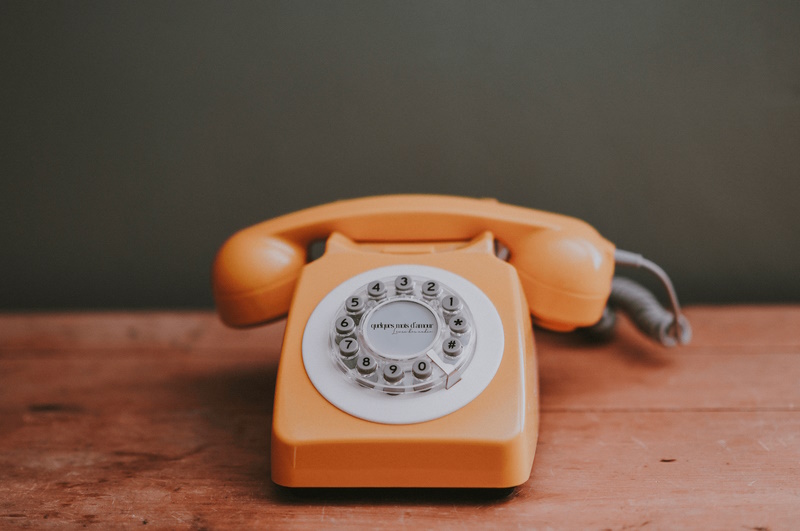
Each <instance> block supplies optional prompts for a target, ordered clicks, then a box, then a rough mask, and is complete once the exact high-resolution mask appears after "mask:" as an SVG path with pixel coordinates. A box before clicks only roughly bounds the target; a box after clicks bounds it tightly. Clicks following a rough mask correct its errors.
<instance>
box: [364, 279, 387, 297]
mask: <svg viewBox="0 0 800 531" xmlns="http://www.w3.org/2000/svg"><path fill="white" fill-rule="evenodd" d="M367 293H369V296H370V297H372V298H373V299H382V298H383V297H385V296H386V285H385V284H384V283H383V282H381V281H380V280H376V281H375V282H370V283H369V286H367Z"/></svg>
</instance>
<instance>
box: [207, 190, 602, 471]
mask: <svg viewBox="0 0 800 531" xmlns="http://www.w3.org/2000/svg"><path fill="white" fill-rule="evenodd" d="M323 238H328V241H327V247H326V252H325V254H324V255H323V256H322V257H321V258H320V259H318V260H316V261H314V262H312V263H309V264H306V249H307V247H308V246H309V244H310V243H311V242H313V241H315V240H320V239H323ZM495 239H496V241H497V242H500V243H501V244H502V245H504V246H505V247H507V248H508V249H509V251H510V258H509V261H508V262H504V261H502V260H500V259H498V258H497V257H496V256H495V254H494V245H493V244H494V241H495ZM613 255H614V246H613V245H612V244H611V243H610V242H608V241H607V240H605V239H603V238H602V237H601V236H600V235H599V234H598V233H597V232H596V231H595V230H594V229H593V228H592V227H591V226H589V225H588V224H586V223H584V222H582V221H580V220H577V219H574V218H570V217H567V216H561V215H557V214H550V213H546V212H541V211H536V210H530V209H526V208H522V207H515V206H510V205H505V204H501V203H498V202H496V201H494V200H486V199H467V198H460V197H450V196H429V195H401V196H387V197H370V198H364V199H354V200H347V201H340V202H336V203H331V204H328V205H322V206H319V207H314V208H310V209H306V210H303V211H300V212H295V213H293V214H288V215H285V216H281V217H278V218H275V219H273V220H269V221H265V222H263V223H260V224H258V225H254V226H252V227H250V228H247V229H244V230H242V231H240V232H238V233H236V234H235V235H234V236H232V237H231V238H230V239H229V240H228V241H227V242H226V243H225V245H223V247H222V248H221V249H220V251H219V253H218V254H217V257H216V260H215V262H214V268H213V288H214V297H215V301H216V304H217V309H218V311H219V314H220V316H221V318H222V320H223V321H224V322H226V323H227V324H229V325H231V326H248V325H252V324H257V323H259V322H264V321H268V320H271V319H275V318H277V317H280V316H282V315H284V314H286V313H287V311H288V313H289V317H288V321H287V326H286V333H285V337H284V342H283V349H282V353H281V361H280V365H279V369H278V379H277V384H276V395H275V405H274V418H273V431H272V449H271V452H272V477H273V480H274V481H275V482H276V483H278V484H281V485H286V486H305V487H323V486H350V487H359V486H364V487H366V486H387V487H388V486H392V487H508V486H513V485H518V484H521V483H523V482H524V481H526V480H527V478H528V477H529V475H530V471H531V465H532V462H533V455H534V451H535V445H536V437H537V432H538V384H537V375H536V363H535V350H534V344H533V334H532V328H531V321H530V316H531V315H532V316H533V318H534V319H535V320H536V321H537V322H538V323H539V324H541V325H542V326H545V327H548V328H551V329H554V330H571V329H573V328H575V327H578V326H586V325H591V324H594V323H595V322H596V321H597V320H598V319H599V318H600V316H601V314H602V311H603V308H604V307H605V304H606V301H607V299H608V295H609V293H610V289H611V277H612V275H613V263H614V262H613ZM395 264H419V265H423V266H432V267H437V268H441V269H444V270H447V271H449V272H452V273H455V274H456V275H459V276H461V277H463V278H464V279H466V280H468V281H470V282H471V283H473V284H474V285H475V286H477V287H478V288H479V289H480V290H481V291H483V293H484V294H486V295H487V296H489V297H490V299H491V301H492V302H493V304H494V306H495V308H496V310H497V312H498V314H499V316H500V319H501V321H502V325H503V334H504V345H505V346H504V352H503V356H502V360H501V363H500V366H499V369H498V371H497V373H496V374H495V376H494V377H493V379H492V380H491V382H490V383H489V385H488V387H487V388H486V389H485V390H484V391H483V392H482V393H481V394H479V395H478V396H477V398H475V399H474V400H472V401H471V402H469V403H468V404H467V405H466V406H464V407H462V408H460V409H458V410H456V411H455V412H452V413H450V414H447V415H446V416H443V417H440V418H437V419H435V420H430V421H427V422H420V423H416V424H405V425H392V424H381V423H375V422H370V421H366V420H362V419H360V418H356V417H354V416H351V415H349V414H347V413H345V412H343V411H341V410H339V409H338V408H336V407H335V406H333V405H332V404H330V403H329V402H328V401H327V400H326V399H325V398H324V397H323V396H322V395H320V393H318V392H317V390H316V389H315V388H314V385H313V384H312V382H311V381H310V380H309V377H308V375H307V374H306V372H305V369H304V365H303V360H302V339H303V334H304V329H305V326H306V323H307V321H308V319H309V317H310V316H311V313H312V312H313V311H314V309H315V308H316V306H317V305H318V304H319V302H320V301H321V300H322V299H323V298H324V297H325V296H326V295H327V294H328V293H330V292H331V291H332V290H333V289H334V288H335V287H337V286H339V285H340V284H341V283H343V282H344V281H346V280H348V279H350V278H352V277H354V276H355V275H358V274H360V273H362V272H364V271H367V270H371V269H375V268H379V267H383V266H388V265H395ZM290 305H291V309H290ZM475 355H476V356H477V355H480V353H478V352H476V354H475ZM456 385H458V384H456ZM437 392H446V390H445V391H437ZM365 399H368V397H366V395H365Z"/></svg>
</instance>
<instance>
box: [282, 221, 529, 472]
mask: <svg viewBox="0 0 800 531" xmlns="http://www.w3.org/2000/svg"><path fill="white" fill-rule="evenodd" d="M491 243H492V236H491V234H488V233H487V234H485V235H484V236H482V237H481V238H477V239H476V240H475V241H474V242H472V244H471V245H468V246H466V247H463V248H460V249H455V250H452V251H444V252H439V253H431V254H416V255H413V257H412V256H403V257H398V256H397V255H396V254H389V253H381V252H374V251H371V250H370V251H367V252H364V251H362V250H359V249H358V248H357V247H356V246H353V245H351V244H350V242H341V241H339V242H337V241H336V239H335V238H333V237H332V238H331V239H330V240H329V244H328V249H327V251H326V253H325V255H324V256H323V257H322V258H320V259H318V260H317V261H315V262H312V263H311V264H308V265H307V266H306V268H305V269H304V271H303V274H302V275H301V277H300V279H299V280H298V284H297V288H296V289H297V291H296V295H295V299H294V303H293V307H292V309H291V311H290V313H289V320H288V322H287V327H286V333H285V336H284V344H283V352H282V354H281V361H280V366H279V368H278V379H277V383H276V392H275V405H274V414H273V430H272V447H271V454H272V458H271V464H272V479H273V481H274V482H275V483H277V484H278V485H282V486H286V487H439V488H441V487H445V488H447V487H459V488H460V487H468V488H507V487H513V486H516V485H520V484H522V483H524V482H525V481H527V480H528V478H529V477H530V473H531V467H532V464H533V457H534V452H535V448H536V439H537V435H538V427H539V411H538V405H539V404H538V398H539V397H538V376H537V370H536V356H535V350H534V344H533V333H532V326H531V321H530V317H529V315H528V311H527V302H526V301H525V296H524V294H523V291H522V289H521V288H520V283H519V278H518V276H517V273H516V270H515V269H514V268H513V267H511V266H510V265H509V264H507V263H506V262H503V261H501V260H498V259H497V258H496V257H495V256H494V254H493V252H492V245H491ZM416 268H418V269H416ZM436 270H438V271H440V272H441V274H442V275H443V276H441V277H440V278H439V280H440V281H442V282H443V284H447V283H448V282H450V281H451V280H452V279H453V277H454V276H458V277H459V278H462V279H463V280H465V281H466V283H467V284H470V285H472V286H473V287H474V288H475V289H476V290H477V291H479V292H482V293H484V294H487V295H489V296H490V298H491V302H490V303H488V305H489V306H492V311H493V312H495V311H496V313H495V315H496V316H497V320H498V322H501V323H502V325H501V326H500V327H499V328H489V329H488V330H489V333H485V331H486V330H487V329H486V328H480V326H482V323H483V322H484V320H485V319H484V318H483V317H481V313H480V308H479V306H480V305H478V304H475V303H472V304H470V308H472V311H473V313H474V314H475V315H474V321H475V322H474V323H472V325H473V326H474V327H475V330H476V334H477V337H479V338H483V339H479V340H478V345H477V347H476V350H475V354H474V356H475V359H474V360H473V361H472V362H471V364H470V365H469V366H468V367H467V368H466V369H465V372H464V378H463V379H462V380H461V381H459V382H458V383H456V384H455V385H454V386H452V387H450V388H440V389H431V390H430V391H426V392H421V393H418V394H417V395H415V396H408V395H392V394H388V395H387V394H386V393H383V392H382V391H381V390H380V389H377V388H375V389H367V388H360V387H359V386H358V384H356V383H355V382H349V381H346V379H345V376H344V375H343V374H341V373H338V374H337V373H335V372H332V373H331V374H330V375H328V376H327V377H325V375H324V374H323V378H322V382H323V383H325V382H328V381H334V382H338V383H337V385H338V384H339V383H341V385H342V386H344V385H345V384H352V385H351V387H352V389H349V390H348V389H345V392H347V393H350V394H351V395H355V396H356V398H357V399H358V400H357V402H358V401H360V402H362V403H366V404H372V406H371V409H372V414H369V413H367V414H362V413H360V411H361V410H363V408H360V407H358V404H357V405H356V406H353V407H354V411H350V412H346V410H347V409H348V407H350V406H341V404H339V405H338V406H337V405H334V404H337V397H336V396H335V395H331V394H330V393H328V391H326V390H325V389H324V387H321V385H320V381H319V378H320V377H319V376H316V378H317V380H316V381H314V380H315V373H316V370H317V369H318V368H319V367H326V368H327V369H326V370H333V369H330V367H333V366H334V365H333V363H332V362H330V360H329V359H325V358H324V357H321V358H320V357H317V358H313V356H315V355H316V354H314V353H315V352H320V351H322V350H323V349H324V348H325V346H326V345H328V343H327V337H328V336H327V334H328V333H329V332H328V329H329V327H330V325H328V327H326V329H324V330H322V332H321V334H322V335H320V336H318V337H319V342H313V341H312V342H307V341H306V340H304V332H305V331H306V330H307V328H306V325H307V323H308V330H310V332H307V334H311V335H312V336H314V335H315V334H316V332H315V331H316V330H318V329H319V328H320V327H319V326H316V325H315V323H316V321H315V319H316V318H315V316H314V314H315V312H317V311H318V308H320V307H322V306H324V301H325V299H324V298H322V297H324V296H325V294H336V295H337V297H338V294H337V293H338V292H337V289H339V288H340V287H341V286H344V292H345V293H347V292H349V291H348V290H350V289H351V288H350V284H348V281H349V279H355V283H354V284H353V285H360V284H361V283H362V281H361V280H359V279H360V277H361V276H363V275H364V272H365V271H366V272H367V274H368V275H373V274H374V275H375V278H381V276H382V275H384V274H385V273H386V272H389V273H392V274H396V275H400V274H406V273H405V272H406V271H410V273H408V274H409V275H416V274H417V273H415V271H420V272H421V273H420V274H424V273H425V272H429V273H431V274H433V272H435V271H436ZM398 278H403V277H398ZM431 278H433V277H431ZM453 282H455V280H453ZM452 286H456V287H457V285H456V284H455V283H454V284H452ZM455 291H458V290H455ZM460 293H461V294H462V295H464V303H465V305H467V304H468V303H469V302H470V301H469V297H468V295H469V293H470V292H469V290H467V289H466V288H464V290H463V291H461V292H460ZM346 298H347V297H341V298H340V299H338V300H345V299H346ZM347 300H349V299H347ZM487 300H488V299H487ZM376 311H377V310H376ZM364 319H365V320H366V319H369V317H364ZM322 322H328V323H331V322H333V321H332V320H327V321H322ZM337 323H338V321H337ZM345 324H347V323H345ZM481 333H483V335H482V336H481ZM498 334H499V336H498ZM489 336H496V337H494V338H493V340H494V341H488V342H487V339H488V337H489ZM362 339H363V340H365V341H368V340H369V339H370V338H369V337H364V338H362ZM487 345H488V346H491V345H500V346H499V352H497V354H498V356H499V360H498V361H497V364H496V365H495V366H494V367H492V369H491V370H492V371H494V370H496V372H494V373H493V376H492V375H491V374H490V375H489V377H487V378H484V376H482V375H483V374H484V373H485V372H486V369H485V368H484V366H482V365H481V363H482V361H481V360H482V359H483V358H486V357H487V356H489V357H491V353H490V352H487V351H488V350H491V348H487ZM311 347H313V348H311ZM317 347H318V348H317ZM309 356H311V357H312V358H313V359H311V361H309V360H308V359H306V361H305V365H304V357H306V358H308V357H309ZM309 364H310V365H309ZM409 376H410V375H409ZM482 378H483V380H484V382H485V383H484V384H483V387H482V388H481V390H479V392H477V393H476V394H474V395H472V396H468V397H467V399H465V400H463V402H462V403H459V405H458V407H457V408H455V410H449V411H442V412H441V413H440V414H434V415H428V414H429V413H430V412H431V411H433V410H436V409H437V408H438V407H439V406H440V405H442V402H444V403H453V402H458V400H460V399H462V398H463V397H464V395H465V391H467V390H468V389H469V388H470V385H472V384H473V383H474V382H475V380H481V379H482ZM378 381H379V382H380V381H381V380H378ZM315 383H316V386H315ZM383 385H384V386H385V385H386V384H383ZM326 393H328V394H326ZM434 397H436V398H435V400H434ZM404 401H405V402H404ZM401 404H402V405H404V406H405V405H408V407H409V408H412V409H416V410H418V411H419V412H421V413H420V414H421V415H422V417H419V418H413V419H409V418H407V417H406V416H404V408H402V407H396V406H399V405H401ZM362 405H363V404H362ZM367 409H369V408H367ZM393 409H394V412H395V413H397V416H396V417H395V418H390V417H391V413H392V410H393ZM384 413H385V414H386V417H385V418H381V416H382V415H383V414H384ZM425 415H428V416H427V417H426V416H425Z"/></svg>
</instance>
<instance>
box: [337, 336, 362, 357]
mask: <svg viewBox="0 0 800 531" xmlns="http://www.w3.org/2000/svg"><path fill="white" fill-rule="evenodd" d="M357 353H358V341H356V340H355V339H353V338H352V337H346V338H344V339H342V340H341V341H340V342H339V354H341V355H342V357H343V358H346V359H349V358H352V357H353V356H355V355H356V354H357Z"/></svg>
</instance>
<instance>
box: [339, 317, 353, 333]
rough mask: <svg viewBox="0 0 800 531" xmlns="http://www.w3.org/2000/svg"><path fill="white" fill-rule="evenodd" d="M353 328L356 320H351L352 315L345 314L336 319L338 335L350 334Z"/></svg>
mask: <svg viewBox="0 0 800 531" xmlns="http://www.w3.org/2000/svg"><path fill="white" fill-rule="evenodd" d="M355 328H356V322H355V321H353V318H352V317H347V316H345V317H342V318H341V319H339V320H338V321H336V333H337V334H339V335H340V336H346V335H348V334H351V333H352V332H353V330H355Z"/></svg>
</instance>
